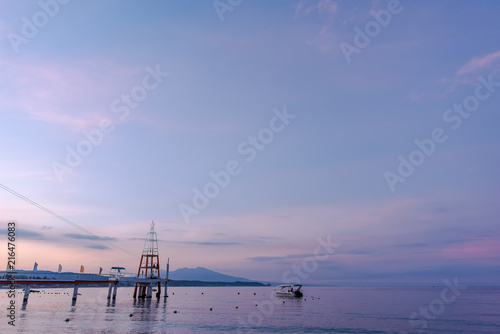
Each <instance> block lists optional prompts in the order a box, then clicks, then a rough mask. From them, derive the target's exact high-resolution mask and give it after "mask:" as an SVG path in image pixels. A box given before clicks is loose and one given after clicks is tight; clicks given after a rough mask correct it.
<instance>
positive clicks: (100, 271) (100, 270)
mask: <svg viewBox="0 0 500 334" xmlns="http://www.w3.org/2000/svg"><path fill="white" fill-rule="evenodd" d="M101 273H102V267H99V275H100V274H101Z"/></svg>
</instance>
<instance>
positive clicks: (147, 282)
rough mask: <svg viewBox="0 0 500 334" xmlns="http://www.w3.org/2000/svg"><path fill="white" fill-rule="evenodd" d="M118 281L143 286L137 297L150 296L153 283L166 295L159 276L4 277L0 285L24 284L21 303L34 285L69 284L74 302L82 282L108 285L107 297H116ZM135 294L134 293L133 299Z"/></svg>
mask: <svg viewBox="0 0 500 334" xmlns="http://www.w3.org/2000/svg"><path fill="white" fill-rule="evenodd" d="M120 282H127V283H135V284H138V285H140V286H141V287H144V289H140V291H139V296H138V297H139V298H152V296H153V294H152V288H153V286H155V285H158V286H161V284H162V283H163V284H164V287H165V294H164V296H165V298H166V297H168V296H167V282H168V280H167V279H161V278H141V277H119V278H110V279H108V280H100V281H98V280H95V281H94V280H50V279H15V280H6V279H0V285H14V287H15V289H17V287H18V286H19V285H21V286H22V285H24V286H25V289H24V297H23V303H27V302H28V298H29V294H30V291H31V288H32V287H33V286H36V285H69V286H71V285H72V286H73V295H72V300H73V302H76V299H77V297H78V288H79V287H80V285H82V284H99V285H108V286H109V287H108V299H113V300H115V299H116V294H117V291H118V284H119V283H120ZM160 296H161V290H158V292H157V293H156V297H157V298H160ZM135 298H136V296H135V295H134V299H135Z"/></svg>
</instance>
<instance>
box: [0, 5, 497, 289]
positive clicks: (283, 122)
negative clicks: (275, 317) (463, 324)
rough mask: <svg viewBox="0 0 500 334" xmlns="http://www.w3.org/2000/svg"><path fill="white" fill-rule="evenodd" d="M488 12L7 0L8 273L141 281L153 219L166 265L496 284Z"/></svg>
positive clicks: (287, 276)
mask: <svg viewBox="0 0 500 334" xmlns="http://www.w3.org/2000/svg"><path fill="white" fill-rule="evenodd" d="M499 13H500V4H499V3H498V2H497V1H492V0H491V1H477V2H466V1H410V0H401V1H395V0H390V1H333V0H290V1H288V0H287V1H285V0H284V1H265V0H255V1H240V0H216V1H211V0H207V1H195V0H186V1H159V0H158V1H148V2H139V1H115V0H108V1H97V0H94V1H85V2H83V1H67V0H65V1H63V0H57V1H56V0H41V1H23V2H21V1H11V2H4V3H2V10H1V11H0V117H1V118H0V119H1V121H0V152H1V160H0V185H1V187H0V221H1V224H2V225H3V227H1V229H0V231H1V234H0V237H1V238H2V239H3V240H2V244H6V243H7V224H8V222H15V224H16V241H15V250H16V251H15V253H16V268H17V269H31V268H32V267H33V263H34V262H37V263H38V264H39V265H38V269H39V270H42V269H43V270H57V267H58V265H59V264H61V265H62V267H63V270H64V271H66V270H67V271H79V269H80V266H81V265H83V266H84V267H85V271H86V272H92V273H96V272H98V271H99V268H100V267H102V268H103V269H104V271H105V272H107V271H108V270H109V268H110V267H111V266H124V267H126V268H127V271H128V272H135V271H136V270H137V268H138V266H139V260H140V254H141V251H142V248H143V245H144V238H145V236H146V234H147V232H148V231H149V228H150V224H151V222H152V221H154V222H155V231H156V232H157V235H158V244H159V253H160V261H161V262H162V266H164V264H165V263H166V261H167V258H170V263H171V269H177V268H183V267H189V268H192V267H198V266H202V267H206V268H209V269H212V270H215V271H219V272H221V273H224V274H229V275H234V276H239V277H246V278H249V279H255V280H265V281H275V282H281V281H294V282H300V283H304V284H326V285H443V284H444V283H443V282H444V280H446V279H448V280H452V279H454V278H458V281H459V282H460V283H462V284H466V285H499V284H500V242H499V239H500V224H499V221H498V219H499V218H498V217H499V216H500V205H499V204H500V201H499V199H500V191H499V190H500V175H499V173H498V170H499V165H500V155H499V152H500V145H499V139H500V132H499V131H498V128H499V125H500V114H499V109H498V106H499V102H500V43H498V36H499V35H500V21H499V20H498V15H499ZM23 196H24V197H23ZM33 202H35V203H37V204H38V205H39V206H37V205H34V204H33ZM44 209H47V210H50V212H51V213H53V214H50V213H49V212H47V210H44ZM56 215H59V216H58V217H56ZM3 248H5V247H3ZM0 259H1V261H2V262H4V263H5V262H6V261H7V253H6V251H4V252H3V253H1V254H0Z"/></svg>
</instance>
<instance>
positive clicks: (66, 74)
mask: <svg viewBox="0 0 500 334" xmlns="http://www.w3.org/2000/svg"><path fill="white" fill-rule="evenodd" d="M143 71H144V69H141V68H123V67H119V66H117V65H116V64H112V63H109V62H108V61H98V60H95V59H94V60H93V61H88V62H82V63H78V62H74V63H69V64H64V63H57V64H55V63H23V62H19V61H17V62H9V61H3V60H0V75H1V76H0V86H5V87H8V88H6V90H5V91H4V94H2V96H0V107H1V109H2V110H4V112H6V110H10V111H16V112H19V113H21V114H24V115H27V116H28V117H29V118H32V119H35V120H40V121H43V122H47V123H53V124H59V125H62V126H65V127H67V128H69V129H71V130H73V131H77V132H80V131H81V130H83V129H87V128H89V127H95V126H98V125H99V123H100V121H101V120H102V119H103V118H109V119H111V120H113V119H114V118H116V115H115V114H113V113H112V112H111V110H110V105H111V102H112V101H113V100H114V99H115V98H117V97H119V95H120V94H122V93H126V92H129V91H130V89H131V87H133V86H135V85H136V84H137V83H140V82H141V81H140V79H139V78H140V73H141V72H143Z"/></svg>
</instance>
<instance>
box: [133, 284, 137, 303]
mask: <svg viewBox="0 0 500 334" xmlns="http://www.w3.org/2000/svg"><path fill="white" fill-rule="evenodd" d="M133 297H134V299H135V298H136V297H137V282H135V288H134V296H133Z"/></svg>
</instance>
